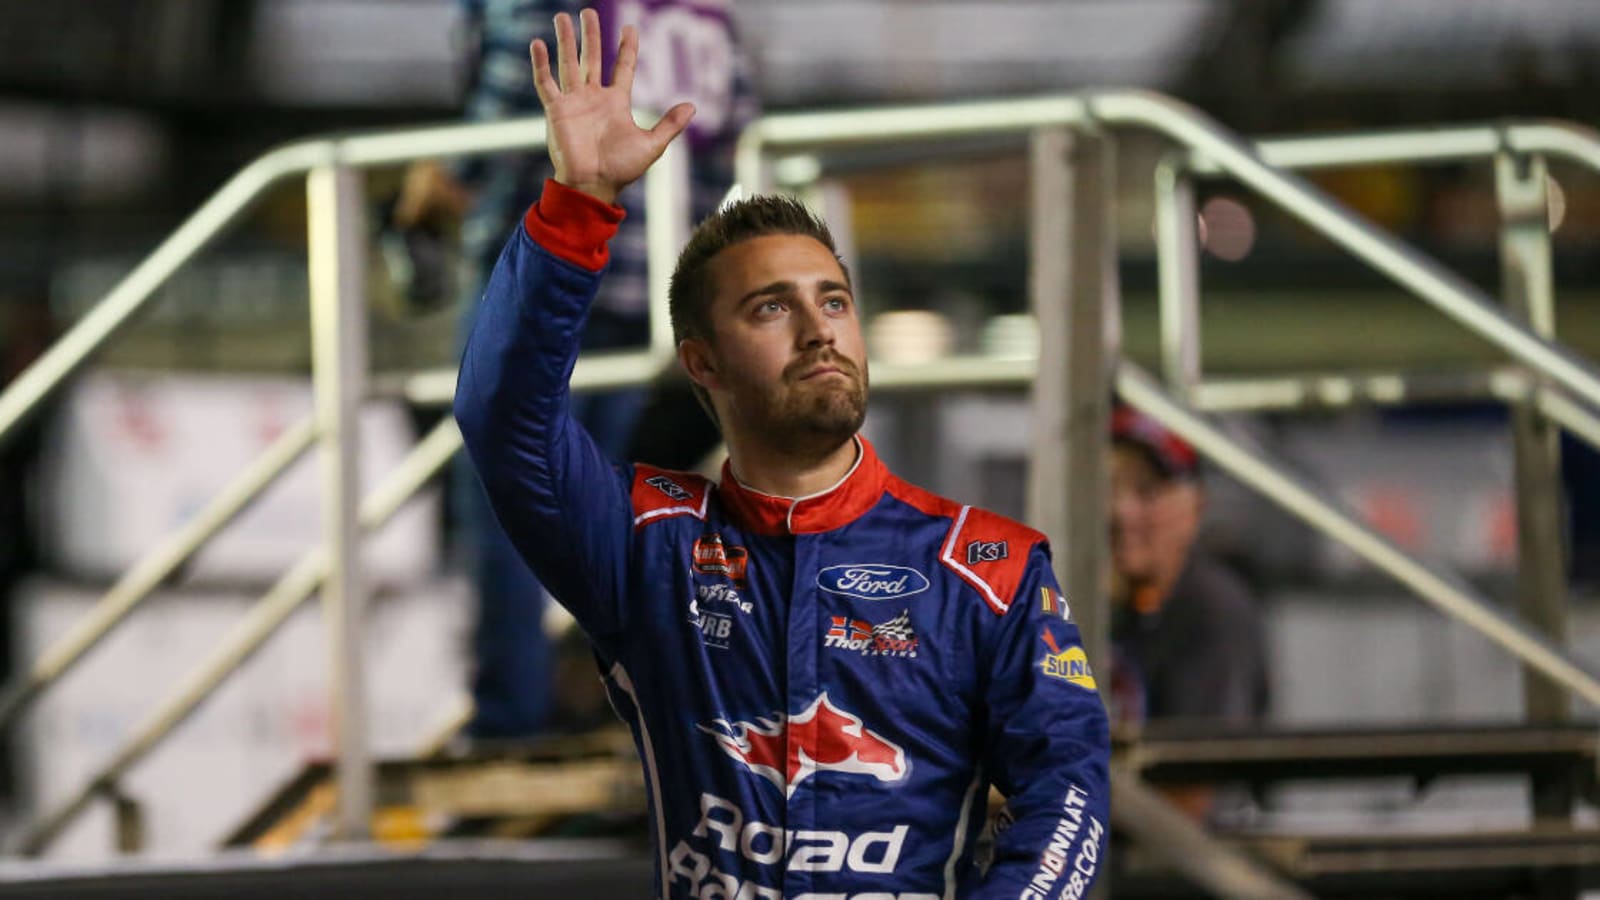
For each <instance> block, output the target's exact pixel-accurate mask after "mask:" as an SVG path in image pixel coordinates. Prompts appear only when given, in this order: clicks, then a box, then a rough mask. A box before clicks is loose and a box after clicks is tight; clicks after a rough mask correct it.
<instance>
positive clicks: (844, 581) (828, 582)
mask: <svg viewBox="0 0 1600 900" xmlns="http://www.w3.org/2000/svg"><path fill="white" fill-rule="evenodd" d="M817 587H819V588H822V589H823V590H825V591H827V592H828V593H830V594H840V595H842V596H845V597H855V598H856V599H858V600H894V599H897V598H900V597H909V596H911V595H912V594H920V593H922V592H923V591H925V590H927V589H928V576H926V575H924V574H922V573H921V572H918V571H917V570H916V569H912V568H908V567H906V566H889V565H881V564H880V565H873V564H854V565H848V566H829V567H827V568H826V569H823V570H822V571H820V572H818V573H817Z"/></svg>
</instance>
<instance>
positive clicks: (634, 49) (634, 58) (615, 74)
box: [611, 25, 639, 96]
mask: <svg viewBox="0 0 1600 900" xmlns="http://www.w3.org/2000/svg"><path fill="white" fill-rule="evenodd" d="M638 65H639V31H638V29H636V28H634V27H633V26H632V25H624V26H622V46H620V47H618V48H617V65H616V68H615V69H613V70H612V72H611V86H612V87H618V88H621V89H622V91H623V93H625V94H628V95H629V96H632V95H633V71H634V69H636V68H637V67H638Z"/></svg>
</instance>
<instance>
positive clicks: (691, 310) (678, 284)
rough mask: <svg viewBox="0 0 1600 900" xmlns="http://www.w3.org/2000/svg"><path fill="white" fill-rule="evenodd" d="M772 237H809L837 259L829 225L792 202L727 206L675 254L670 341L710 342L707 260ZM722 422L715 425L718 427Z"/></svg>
mask: <svg viewBox="0 0 1600 900" xmlns="http://www.w3.org/2000/svg"><path fill="white" fill-rule="evenodd" d="M774 234H793V235H800V236H802V237H809V238H813V239H815V240H816V241H817V243H819V244H821V245H822V246H824V247H827V248H828V252H829V253H832V254H833V255H834V258H835V259H838V257H839V251H838V248H836V247H835V246H834V243H833V233H832V232H830V231H829V230H828V223H826V222H824V221H822V219H821V217H819V216H818V215H816V214H815V213H813V212H812V211H811V210H809V209H807V208H806V206H805V204H803V203H801V202H800V201H799V200H796V199H794V198H793V197H783V196H779V195H776V194H758V195H756V196H754V197H750V198H747V199H744V200H737V201H734V202H732V203H729V204H727V205H726V206H724V207H722V208H721V209H719V210H717V211H716V212H715V213H712V214H711V215H709V216H707V217H706V218H705V219H704V220H702V221H701V222H700V224H699V225H697V226H695V229H694V233H693V234H691V235H690V236H689V243H687V244H685V245H684V247H683V252H681V253H679V254H678V264H677V266H676V267H675V268H674V269H673V270H672V284H671V287H669V288H668V290H667V309H668V312H669V313H670V315H671V318H672V342H673V343H674V344H676V343H678V342H680V341H682V340H684V339H685V338H700V339H701V340H705V341H711V340H712V339H713V332H712V330H711V301H712V298H713V295H714V294H715V292H716V286H715V285H713V284H712V283H711V272H710V263H711V259H712V257H715V256H716V255H717V254H718V253H721V252H722V251H724V250H726V249H728V248H729V247H732V246H733V245H734V244H737V243H740V242H741V241H747V240H750V239H751V238H758V237H766V236H767V235H774ZM839 268H840V269H842V270H843V271H844V277H845V281H846V282H848V281H849V280H850V270H849V269H848V268H846V267H845V264H844V260H842V259H841V260H839ZM693 388H694V393H695V396H696V397H697V398H699V400H700V405H701V406H703V407H705V410H706V412H707V413H709V414H710V416H711V420H712V421H713V422H717V414H716V411H715V410H713V409H712V407H711V398H710V397H709V396H708V395H707V394H706V392H705V389H703V388H701V387H700V385H698V384H696V385H693ZM721 424H722V423H721V422H717V425H718V427H720V426H721Z"/></svg>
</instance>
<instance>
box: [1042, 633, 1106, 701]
mask: <svg viewBox="0 0 1600 900" xmlns="http://www.w3.org/2000/svg"><path fill="white" fill-rule="evenodd" d="M1039 637H1040V638H1042V639H1043V640H1044V645H1045V646H1046V647H1048V648H1049V651H1050V652H1049V653H1046V654H1045V657H1044V659H1042V660H1040V661H1039V671H1041V672H1043V673H1044V674H1045V677H1046V678H1055V679H1059V680H1061V681H1065V682H1066V683H1068V684H1071V685H1076V686H1077V687H1081V688H1083V689H1084V690H1086V691H1092V690H1095V683H1094V675H1093V673H1091V672H1090V671H1089V655H1088V654H1086V653H1084V652H1083V648H1082V647H1079V646H1078V645H1077V644H1068V645H1067V646H1066V649H1062V648H1061V646H1060V645H1058V644H1057V643H1056V636H1055V635H1053V634H1051V633H1050V629H1049V628H1045V629H1043V630H1042V631H1041V632H1040V634H1039Z"/></svg>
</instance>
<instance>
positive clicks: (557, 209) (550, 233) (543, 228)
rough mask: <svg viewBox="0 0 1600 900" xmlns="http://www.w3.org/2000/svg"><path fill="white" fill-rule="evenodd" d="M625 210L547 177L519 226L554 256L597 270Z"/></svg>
mask: <svg viewBox="0 0 1600 900" xmlns="http://www.w3.org/2000/svg"><path fill="white" fill-rule="evenodd" d="M625 214H626V213H625V212H624V211H623V209H622V207H620V206H614V205H612V204H610V203H605V202H602V201H600V200H598V199H596V198H594V197H591V196H589V195H588V194H585V193H584V192H583V191H579V190H574V189H573V188H570V187H567V186H566V185H564V184H562V183H560V182H559V181H556V180H555V179H554V178H546V179H545V182H544V193H543V194H542V195H540V197H539V202H538V203H535V204H534V205H533V206H531V207H529V209H528V214H527V215H526V216H524V217H523V219H522V227H523V228H524V229H526V230H527V232H528V237H530V238H533V240H534V243H536V244H538V245H539V246H541V247H543V248H545V249H546V250H548V251H550V252H551V253H553V254H555V255H556V256H557V257H559V258H561V259H564V260H566V261H567V262H569V263H572V264H573V265H576V266H582V267H583V268H585V269H588V270H589V271H591V272H598V271H600V270H601V269H603V268H605V266H606V262H607V261H608V260H609V259H610V258H611V250H610V248H608V247H607V246H606V242H607V241H610V240H611V238H612V236H613V235H615V234H616V233H617V226H618V225H620V224H621V223H622V217H623V216H624V215H625Z"/></svg>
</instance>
